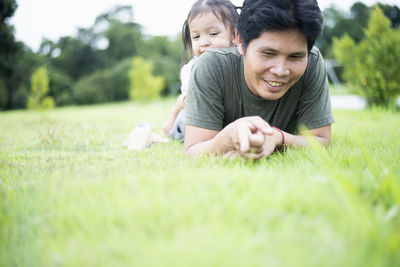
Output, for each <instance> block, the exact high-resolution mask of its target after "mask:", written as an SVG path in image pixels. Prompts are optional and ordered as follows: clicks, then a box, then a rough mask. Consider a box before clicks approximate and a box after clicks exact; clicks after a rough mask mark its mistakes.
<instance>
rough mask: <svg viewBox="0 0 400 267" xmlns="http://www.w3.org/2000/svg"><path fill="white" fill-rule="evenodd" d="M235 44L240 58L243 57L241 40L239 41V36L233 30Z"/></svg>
mask: <svg viewBox="0 0 400 267" xmlns="http://www.w3.org/2000/svg"><path fill="white" fill-rule="evenodd" d="M235 43H236V46H237V48H238V50H239V53H240V54H241V55H242V56H244V49H243V45H242V40H241V39H240V36H239V34H238V32H237V30H235Z"/></svg>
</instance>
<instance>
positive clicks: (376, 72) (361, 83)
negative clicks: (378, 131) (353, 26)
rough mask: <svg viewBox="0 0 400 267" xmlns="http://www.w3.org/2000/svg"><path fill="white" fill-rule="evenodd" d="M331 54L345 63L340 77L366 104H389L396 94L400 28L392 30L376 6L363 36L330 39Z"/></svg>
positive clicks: (399, 89) (399, 86)
mask: <svg viewBox="0 0 400 267" xmlns="http://www.w3.org/2000/svg"><path fill="white" fill-rule="evenodd" d="M333 46H334V49H333V50H334V55H335V57H336V58H337V60H338V61H339V62H341V63H342V64H344V65H345V69H344V74H343V75H344V78H345V79H346V81H347V82H348V83H349V84H350V85H351V89H352V90H353V92H354V93H357V94H360V95H363V96H365V97H366V99H367V102H368V104H369V105H380V106H391V105H394V103H395V100H396V97H397V96H398V95H399V94H400V72H399V71H398V67H399V58H400V30H398V29H392V28H391V27H390V21H389V19H387V18H386V17H385V16H384V14H383V12H382V10H381V9H380V8H379V6H376V7H375V9H374V10H373V12H372V14H371V17H370V20H369V22H368V27H367V28H366V30H365V38H364V39H363V40H362V41H361V42H359V43H358V44H357V43H356V42H355V40H353V39H352V38H351V37H350V36H349V35H347V34H346V35H345V36H343V37H342V38H340V39H337V38H335V39H334V45H333Z"/></svg>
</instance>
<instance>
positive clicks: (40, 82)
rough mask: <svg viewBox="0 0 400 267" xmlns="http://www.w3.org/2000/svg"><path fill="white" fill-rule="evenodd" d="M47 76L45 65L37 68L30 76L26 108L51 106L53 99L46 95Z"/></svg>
mask: <svg viewBox="0 0 400 267" xmlns="http://www.w3.org/2000/svg"><path fill="white" fill-rule="evenodd" d="M49 83H50V80H49V76H48V75H47V70H46V68H45V67H40V68H38V69H37V70H36V71H35V72H34V73H33V74H32V77H31V93H30V95H29V97H28V103H27V106H28V109H40V108H53V107H54V99H53V97H51V96H47V93H48V92H49Z"/></svg>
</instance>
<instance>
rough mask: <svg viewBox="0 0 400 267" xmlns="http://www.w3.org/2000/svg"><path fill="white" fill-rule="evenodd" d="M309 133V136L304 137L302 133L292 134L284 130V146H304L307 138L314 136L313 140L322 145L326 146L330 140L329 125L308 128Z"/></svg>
mask: <svg viewBox="0 0 400 267" xmlns="http://www.w3.org/2000/svg"><path fill="white" fill-rule="evenodd" d="M309 133H310V137H306V136H304V135H292V134H289V133H286V132H285V133H284V135H285V146H289V147H299V148H301V147H306V146H308V138H315V140H316V141H317V142H318V143H320V144H321V145H323V146H328V145H329V144H330V142H331V128H330V126H325V127H321V128H319V129H315V130H310V131H309Z"/></svg>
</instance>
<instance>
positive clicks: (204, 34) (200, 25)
mask: <svg viewBox="0 0 400 267" xmlns="http://www.w3.org/2000/svg"><path fill="white" fill-rule="evenodd" d="M189 29H190V38H191V40H192V49H193V54H194V55H195V56H197V57H198V56H200V55H201V54H202V53H203V52H205V51H206V50H208V49H209V48H225V47H230V46H232V45H233V40H234V35H233V33H232V32H231V31H230V30H228V29H227V28H226V27H225V24H224V23H223V22H222V21H221V20H220V19H219V18H217V17H216V16H215V15H214V13H212V12H207V13H204V14H200V15H198V16H196V17H194V18H193V19H191V20H190V21H189Z"/></svg>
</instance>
